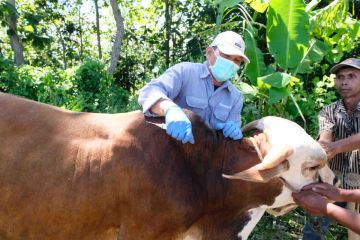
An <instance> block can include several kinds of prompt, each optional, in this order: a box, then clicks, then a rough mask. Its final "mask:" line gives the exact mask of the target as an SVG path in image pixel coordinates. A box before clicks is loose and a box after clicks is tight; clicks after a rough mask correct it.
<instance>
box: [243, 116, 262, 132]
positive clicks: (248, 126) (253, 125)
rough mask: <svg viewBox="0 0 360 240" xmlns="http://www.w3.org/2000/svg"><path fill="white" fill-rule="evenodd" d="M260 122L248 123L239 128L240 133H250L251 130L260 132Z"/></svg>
mask: <svg viewBox="0 0 360 240" xmlns="http://www.w3.org/2000/svg"><path fill="white" fill-rule="evenodd" d="M260 121H261V119H260V120H255V121H252V122H249V123H248V124H246V125H245V126H243V127H242V128H241V131H242V132H248V131H251V130H254V129H259V130H262V129H260V128H259V123H260Z"/></svg>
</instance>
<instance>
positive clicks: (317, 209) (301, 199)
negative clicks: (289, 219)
mask: <svg viewBox="0 0 360 240" xmlns="http://www.w3.org/2000/svg"><path fill="white" fill-rule="evenodd" d="M292 196H293V198H294V201H295V202H296V203H297V204H298V205H299V206H300V207H301V208H303V209H304V210H305V211H306V212H308V213H310V214H311V215H315V216H326V215H327V204H329V203H328V202H327V201H326V199H325V198H324V197H323V196H321V195H320V194H318V193H316V192H313V191H311V190H302V191H301V192H299V193H293V194H292Z"/></svg>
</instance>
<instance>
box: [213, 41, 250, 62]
mask: <svg viewBox="0 0 360 240" xmlns="http://www.w3.org/2000/svg"><path fill="white" fill-rule="evenodd" d="M217 48H219V50H220V51H221V52H222V53H225V54H227V55H236V56H241V57H242V58H244V60H245V62H246V63H250V60H249V58H248V57H247V56H246V55H245V54H244V53H243V52H242V51H240V50H239V49H237V48H234V47H231V46H226V45H217Z"/></svg>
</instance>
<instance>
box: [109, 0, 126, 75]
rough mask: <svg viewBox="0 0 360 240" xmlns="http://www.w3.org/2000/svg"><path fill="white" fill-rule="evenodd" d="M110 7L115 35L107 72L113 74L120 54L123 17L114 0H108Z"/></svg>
mask: <svg viewBox="0 0 360 240" xmlns="http://www.w3.org/2000/svg"><path fill="white" fill-rule="evenodd" d="M110 4H111V8H112V11H113V14H114V18H115V22H116V36H115V40H114V45H113V47H112V51H111V59H110V66H109V68H108V72H109V73H111V74H114V72H115V69H116V66H117V63H118V61H119V56H120V46H121V41H122V39H123V37H124V19H123V17H122V16H121V12H120V9H119V5H118V3H117V1H116V0H110Z"/></svg>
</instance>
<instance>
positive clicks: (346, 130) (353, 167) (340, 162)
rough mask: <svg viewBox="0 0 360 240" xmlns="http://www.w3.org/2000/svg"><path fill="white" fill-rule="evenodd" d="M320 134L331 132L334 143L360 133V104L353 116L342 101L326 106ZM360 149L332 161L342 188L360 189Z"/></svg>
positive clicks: (331, 164) (321, 120) (336, 157)
mask: <svg viewBox="0 0 360 240" xmlns="http://www.w3.org/2000/svg"><path fill="white" fill-rule="evenodd" d="M319 124H320V130H319V132H320V133H321V132H325V131H327V132H331V133H332V137H333V141H337V140H340V139H344V138H347V137H350V136H351V135H354V134H356V133H359V132H360V103H358V105H357V108H356V110H355V112H354V113H353V114H351V115H350V114H348V113H347V111H346V109H345V106H344V104H343V101H342V100H338V101H336V102H334V103H332V104H330V105H328V106H326V107H325V108H324V109H323V110H322V111H321V112H320V114H319ZM359 159H360V155H359V149H356V150H353V151H352V152H345V153H339V154H337V155H335V157H334V158H333V159H332V160H330V162H329V166H330V168H331V169H332V170H333V171H334V173H335V175H336V176H337V177H338V178H339V179H340V180H341V183H342V188H345V189H357V188H360V160H359Z"/></svg>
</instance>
